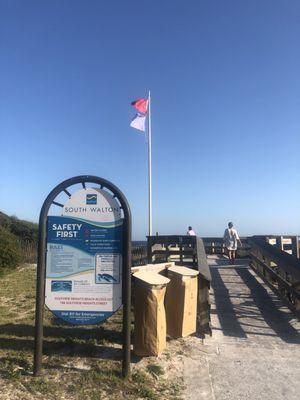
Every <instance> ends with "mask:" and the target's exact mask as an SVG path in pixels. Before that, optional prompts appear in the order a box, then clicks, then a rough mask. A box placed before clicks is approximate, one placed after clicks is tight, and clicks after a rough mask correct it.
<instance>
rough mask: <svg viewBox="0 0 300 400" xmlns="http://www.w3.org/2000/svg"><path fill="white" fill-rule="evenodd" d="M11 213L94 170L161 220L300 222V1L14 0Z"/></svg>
mask: <svg viewBox="0 0 300 400" xmlns="http://www.w3.org/2000/svg"><path fill="white" fill-rule="evenodd" d="M0 54H1V59H0V137H1V139H0V147H1V158H0V178H1V190H0V210H1V211H4V212H6V213H8V214H10V215H11V214H15V215H17V216H18V217H19V218H24V219H29V220H33V221H37V218H38V214H39V210H40V207H41V204H42V202H43V200H44V198H45V196H46V195H47V194H48V192H49V191H50V190H51V189H52V188H53V187H54V186H55V185H56V184H57V183H59V182H61V181H62V180H64V179H66V178H69V177H72V176H75V175H79V174H94V175H99V176H101V177H104V178H106V179H109V180H111V181H112V182H114V183H115V184H116V185H118V186H119V187H120V188H121V189H122V190H123V192H124V193H125V195H126V196H127V198H128V200H129V202H130V205H131V208H132V213H133V236H134V238H135V239H143V238H144V237H145V235H146V231H147V147H146V144H145V140H144V137H143V134H140V133H139V132H138V131H136V130H134V129H132V128H130V127H129V122H130V120H131V117H132V116H133V110H132V108H131V107H130V102H131V101H132V100H134V99H136V98H137V97H143V96H146V94H147V90H148V89H149V88H150V89H151V92H152V100H153V102H152V111H153V114H152V115H153V120H152V124H153V202H154V204H153V211H154V231H158V232H159V233H161V234H167V233H170V234H176V233H178V234H181V233H184V232H185V231H186V228H187V225H189V224H191V225H192V226H193V227H194V228H195V230H196V231H197V233H198V234H199V235H221V234H222V233H223V230H224V228H225V225H226V223H227V222H228V221H229V220H232V221H233V222H234V223H235V225H236V227H237V228H238V230H239V232H240V234H244V235H251V234H255V233H257V234H259V233H277V234H280V233H282V234H284V233H290V234H300V208H299V204H300V201H299V200H300V161H299V150H300V79H299V74H300V2H299V1H298V0H289V1H286V0H263V1H262V0H251V1H246V0H235V1H233V0H218V1H213V0H212V1H208V0H205V1H204V0H202V1H201V0H193V1H178V0H167V1H152V2H151V1H149V0H147V1H145V0H139V1H129V0H128V1H122V0H120V1H103V0H89V1H83V0H81V1H78V0H68V1H66V0H51V1H50V0H49V1H40V0H39V1H38V0H36V1H30V0H27V1H22V0H0Z"/></svg>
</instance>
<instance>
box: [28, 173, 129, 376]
mask: <svg viewBox="0 0 300 400" xmlns="http://www.w3.org/2000/svg"><path fill="white" fill-rule="evenodd" d="M86 183H91V184H96V185H99V186H100V189H108V190H109V191H110V192H111V193H112V194H113V197H114V198H116V200H117V201H118V202H119V203H120V208H121V210H122V211H123V214H124V224H123V246H122V247H123V250H122V251H123V254H122V264H123V265H122V304H123V360H122V375H123V376H124V377H127V376H129V375H130V345H131V343H130V328H131V326H130V325H131V271H130V269H131V227H132V223H131V211H130V207H129V204H128V202H127V199H126V197H125V196H124V194H123V193H122V192H121V191H120V189H118V188H117V186H115V185H114V184H113V183H111V182H109V181H108V180H106V179H103V178H100V177H98V176H93V175H80V176H76V177H73V178H70V179H67V180H65V181H63V182H61V183H60V184H59V185H57V186H56V187H55V188H54V189H53V190H52V191H51V192H50V193H49V195H48V196H47V198H46V200H45V201H44V203H43V206H42V208H41V212H40V217H39V240H38V260H37V286H36V311H35V344H34V368H33V373H34V375H35V376H37V375H39V374H40V372H41V368H42V356H43V319H44V306H45V279H46V254H47V219H48V213H49V209H50V207H51V206H52V205H56V206H59V207H63V204H61V203H58V202H56V201H55V199H56V198H57V197H58V196H59V195H60V194H61V193H62V192H64V193H65V194H66V195H67V196H68V197H70V196H71V193H70V192H69V191H68V188H69V187H70V186H73V185H76V184H81V185H82V187H83V188H84V189H85V188H86Z"/></svg>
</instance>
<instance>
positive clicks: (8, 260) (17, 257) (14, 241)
mask: <svg viewBox="0 0 300 400" xmlns="http://www.w3.org/2000/svg"><path fill="white" fill-rule="evenodd" d="M20 261H21V249H20V244H19V241H18V238H17V237H16V236H15V235H14V234H12V233H11V232H9V231H7V230H6V229H5V228H3V227H1V226H0V268H14V267H16V266H17V265H18V264H19V263H20Z"/></svg>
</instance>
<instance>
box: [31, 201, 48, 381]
mask: <svg viewBox="0 0 300 400" xmlns="http://www.w3.org/2000/svg"><path fill="white" fill-rule="evenodd" d="M43 208H44V207H43ZM43 208H42V210H41V214H40V219H39V242H38V262H37V282H36V308H35V343H34V369H33V374H34V376H37V375H39V374H40V372H41V365H42V353H43V316H44V302H45V273H46V262H45V261H46V260H45V257H46V226H47V223H46V221H45V215H44V212H43Z"/></svg>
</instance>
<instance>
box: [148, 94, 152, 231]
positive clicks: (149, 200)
mask: <svg viewBox="0 0 300 400" xmlns="http://www.w3.org/2000/svg"><path fill="white" fill-rule="evenodd" d="M148 101H149V103H148V185H149V188H148V196H149V197H148V207H149V208H148V235H149V236H152V154H151V153H152V149H151V136H152V132H151V93H150V90H149V94H148Z"/></svg>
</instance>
